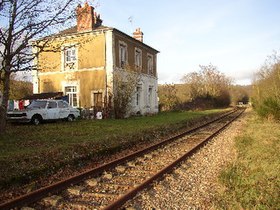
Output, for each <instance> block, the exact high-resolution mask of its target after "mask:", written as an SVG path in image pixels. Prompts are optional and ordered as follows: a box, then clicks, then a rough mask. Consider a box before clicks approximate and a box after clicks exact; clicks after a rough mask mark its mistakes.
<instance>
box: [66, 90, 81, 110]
mask: <svg viewBox="0 0 280 210" xmlns="http://www.w3.org/2000/svg"><path fill="white" fill-rule="evenodd" d="M65 95H67V96H68V101H69V104H70V105H71V106H73V107H77V106H78V93H77V86H65Z"/></svg>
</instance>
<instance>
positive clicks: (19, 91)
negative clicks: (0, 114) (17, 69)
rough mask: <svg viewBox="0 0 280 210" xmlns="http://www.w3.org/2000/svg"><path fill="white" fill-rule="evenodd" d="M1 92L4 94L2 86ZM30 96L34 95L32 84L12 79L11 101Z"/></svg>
mask: <svg viewBox="0 0 280 210" xmlns="http://www.w3.org/2000/svg"><path fill="white" fill-rule="evenodd" d="M0 91H1V92H3V87H2V86H1V85H0ZM28 95H32V83H31V82H26V81H19V80H16V79H15V78H14V77H12V79H11V83H10V99H14V100H16V99H17V100H18V99H21V98H24V97H26V96H28Z"/></svg>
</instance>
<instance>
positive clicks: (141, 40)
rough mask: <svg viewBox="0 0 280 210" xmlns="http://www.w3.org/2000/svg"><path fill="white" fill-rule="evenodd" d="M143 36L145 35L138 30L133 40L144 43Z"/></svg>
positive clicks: (134, 33)
mask: <svg viewBox="0 0 280 210" xmlns="http://www.w3.org/2000/svg"><path fill="white" fill-rule="evenodd" d="M143 35H144V33H143V32H142V31H141V29H140V28H136V30H135V32H133V38H134V39H137V40H138V41H140V42H143Z"/></svg>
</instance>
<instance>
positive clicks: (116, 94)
mask: <svg viewBox="0 0 280 210" xmlns="http://www.w3.org/2000/svg"><path fill="white" fill-rule="evenodd" d="M139 81H140V74H139V73H138V72H137V71H136V72H133V70H132V69H131V67H129V66H126V67H125V69H123V70H118V71H114V72H113V82H114V85H113V88H114V91H113V102H114V112H115V118H116V119H123V118H125V117H126V116H127V115H129V114H130V112H131V106H132V104H131V102H132V98H133V97H134V95H135V91H137V85H138V83H139Z"/></svg>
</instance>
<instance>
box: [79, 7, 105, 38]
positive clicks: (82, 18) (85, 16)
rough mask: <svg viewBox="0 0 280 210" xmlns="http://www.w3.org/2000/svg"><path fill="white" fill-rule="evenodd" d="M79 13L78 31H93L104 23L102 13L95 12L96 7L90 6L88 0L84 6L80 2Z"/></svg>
mask: <svg viewBox="0 0 280 210" xmlns="http://www.w3.org/2000/svg"><path fill="white" fill-rule="evenodd" d="M76 13H77V31H78V32H83V31H92V30H93V29H94V28H95V27H98V26H100V25H101V24H102V20H101V19H100V15H97V14H96V13H95V12H94V7H92V6H90V5H89V4H88V2H86V3H85V5H84V6H83V7H82V6H81V5H80V4H79V5H78V6H77V8H76Z"/></svg>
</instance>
